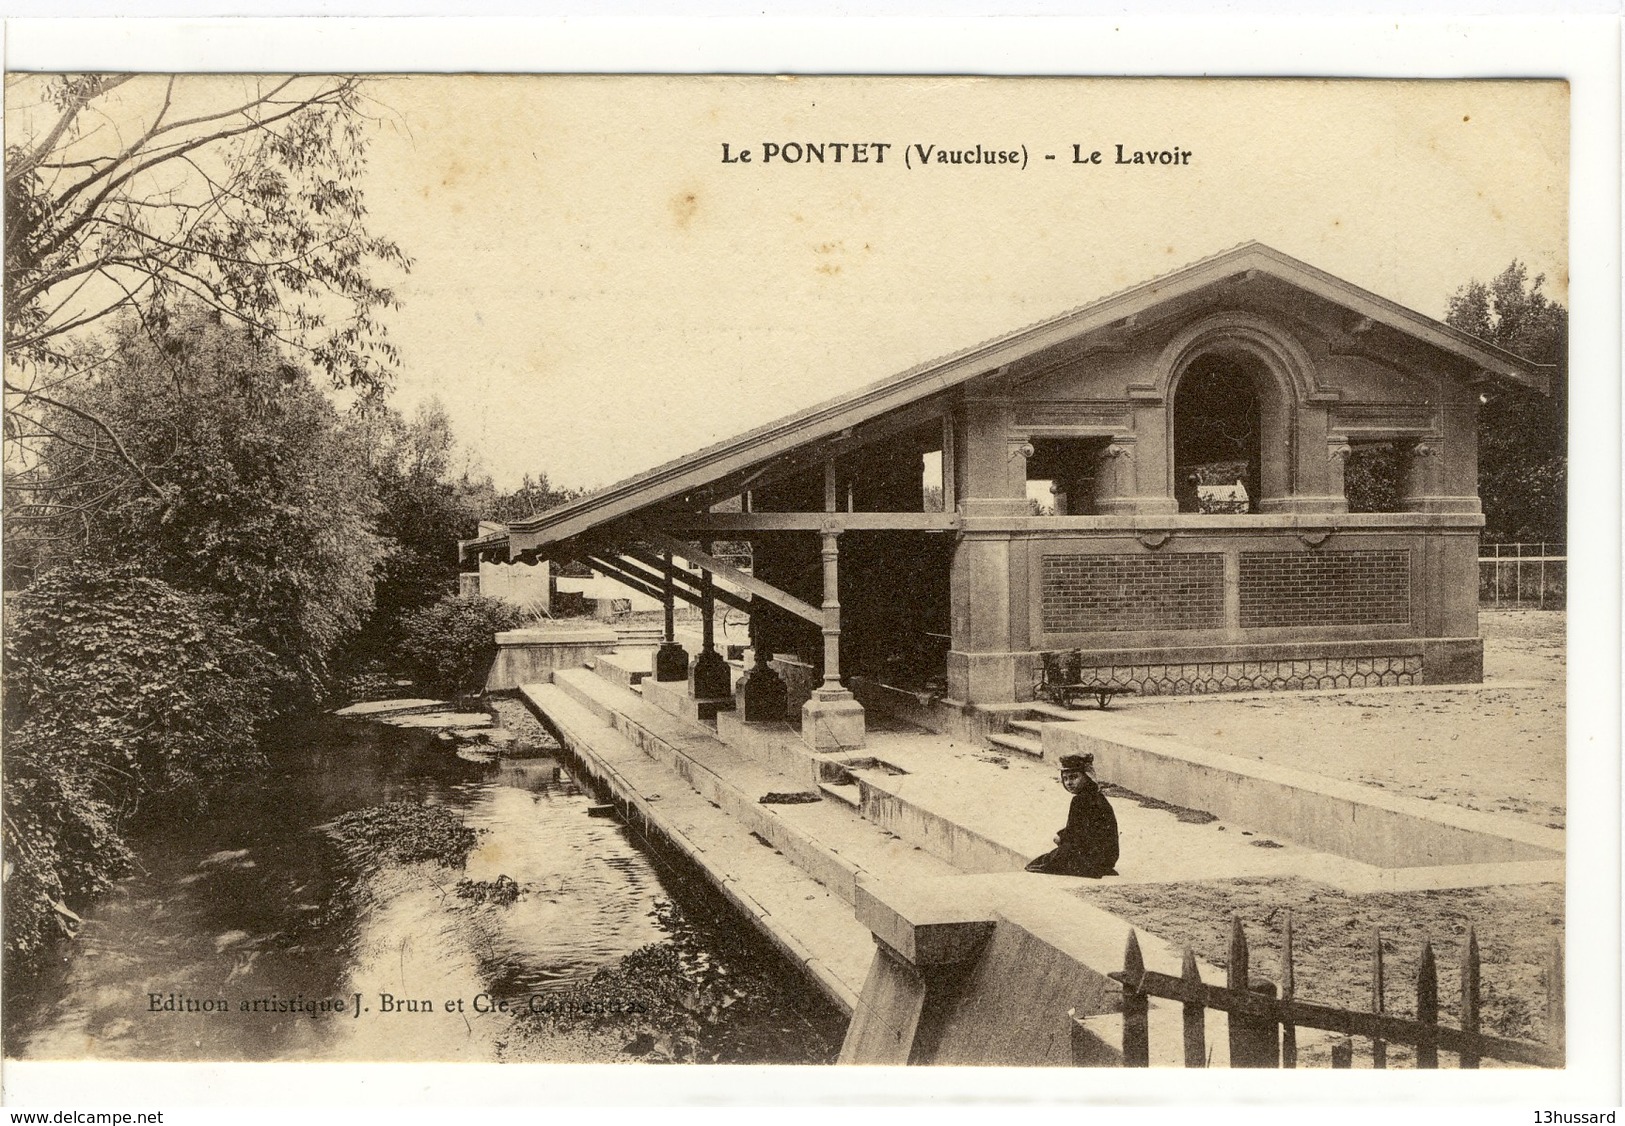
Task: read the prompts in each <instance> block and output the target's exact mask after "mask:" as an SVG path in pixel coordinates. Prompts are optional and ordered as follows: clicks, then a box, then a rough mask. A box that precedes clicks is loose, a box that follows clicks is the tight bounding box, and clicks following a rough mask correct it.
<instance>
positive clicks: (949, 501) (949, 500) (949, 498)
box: [942, 410, 958, 512]
mask: <svg viewBox="0 0 1625 1126" xmlns="http://www.w3.org/2000/svg"><path fill="white" fill-rule="evenodd" d="M956 456H957V454H956V451H955V449H954V413H953V411H951V410H949V411H944V412H943V415H942V511H944V512H954V511H955V510H956V509H957V507H958V506H957V505H956V504H955V503H954V501H955V495H956V493H957V490H958V483H957V481H956V480H955V476H954V458H955V457H956Z"/></svg>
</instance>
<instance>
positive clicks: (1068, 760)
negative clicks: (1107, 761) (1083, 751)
mask: <svg viewBox="0 0 1625 1126" xmlns="http://www.w3.org/2000/svg"><path fill="white" fill-rule="evenodd" d="M1094 768H1095V756H1094V755H1062V756H1061V769H1062V770H1093V769H1094Z"/></svg>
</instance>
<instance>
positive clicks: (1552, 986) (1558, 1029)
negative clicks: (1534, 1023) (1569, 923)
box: [1546, 937, 1568, 1052]
mask: <svg viewBox="0 0 1625 1126" xmlns="http://www.w3.org/2000/svg"><path fill="white" fill-rule="evenodd" d="M1566 1021H1567V1007H1566V1005H1565V1004H1564V998H1563V939H1562V938H1561V937H1559V938H1554V939H1552V950H1551V953H1550V954H1548V955H1547V956H1546V1039H1547V1040H1548V1041H1550V1042H1551V1045H1552V1046H1553V1047H1554V1048H1556V1049H1557V1050H1558V1051H1560V1052H1561V1051H1563V1050H1564V1048H1565V1046H1566V1044H1567V1040H1568V1029H1567V1028H1566V1027H1565V1024H1566Z"/></svg>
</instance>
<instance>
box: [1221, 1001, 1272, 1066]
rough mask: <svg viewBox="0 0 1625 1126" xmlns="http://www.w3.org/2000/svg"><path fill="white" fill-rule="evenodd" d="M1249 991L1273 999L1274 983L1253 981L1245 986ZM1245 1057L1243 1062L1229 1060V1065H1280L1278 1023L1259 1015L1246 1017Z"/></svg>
mask: <svg viewBox="0 0 1625 1126" xmlns="http://www.w3.org/2000/svg"><path fill="white" fill-rule="evenodd" d="M1247 991H1248V992H1249V993H1256V994H1258V995H1259V996H1260V997H1268V998H1269V999H1270V1000H1272V1001H1273V1000H1275V983H1274V982H1273V981H1255V982H1253V983H1252V984H1251V985H1249V986H1248V987H1247ZM1245 1027H1246V1029H1247V1052H1246V1055H1247V1058H1246V1061H1245V1062H1243V1063H1237V1062H1236V1061H1235V1060H1234V1059H1232V1060H1231V1061H1230V1066H1231V1067H1280V1066H1281V1041H1280V1035H1279V1033H1278V1031H1277V1030H1278V1029H1279V1028H1280V1025H1279V1024H1278V1023H1277V1022H1275V1021H1273V1020H1271V1019H1269V1018H1268V1017H1261V1018H1258V1019H1256V1020H1255V1019H1253V1018H1251V1017H1249V1018H1247V1020H1246V1022H1245Z"/></svg>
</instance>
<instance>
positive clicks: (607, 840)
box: [7, 722, 667, 1060]
mask: <svg viewBox="0 0 1625 1126" xmlns="http://www.w3.org/2000/svg"><path fill="white" fill-rule="evenodd" d="M401 800H405V801H413V802H430V803H440V804H443V805H445V806H447V807H449V808H452V809H454V810H456V811H458V812H459V813H460V814H461V815H462V816H463V817H464V819H465V820H466V822H467V823H468V824H469V825H470V826H473V827H475V828H479V829H484V830H487V832H485V833H484V834H483V835H482V837H481V841H480V844H479V845H478V846H477V847H476V848H475V849H474V851H473V852H472V853H471V854H470V856H469V858H468V864H467V870H466V872H457V873H450V872H448V871H447V870H445V869H443V868H438V867H436V866H434V865H427V864H419V865H410V866H407V867H404V868H381V869H375V870H361V869H360V868H358V867H357V865H356V864H355V862H354V861H353V860H352V859H350V858H348V857H346V855H345V854H344V853H343V852H342V851H341V850H340V849H339V848H337V847H336V846H335V845H334V844H333V843H332V841H331V840H330V839H329V838H328V837H327V836H326V835H325V834H324V833H323V832H322V831H321V829H320V826H322V825H324V824H326V823H328V822H330V821H332V820H333V819H335V818H337V817H339V816H341V815H342V814H344V813H347V812H349V811H351V810H355V809H362V808H366V807H369V806H375V805H379V804H382V803H385V802H390V801H401ZM591 804H593V801H592V798H591V796H590V795H588V794H587V793H585V792H584V791H583V790H582V789H581V788H580V787H579V786H577V785H576V783H575V782H574V781H572V780H571V778H570V776H569V774H568V772H567V771H566V770H565V769H564V767H563V764H561V763H560V762H557V761H555V760H553V759H547V758H538V759H528V760H503V761H500V762H498V763H496V764H492V765H480V764H475V763H470V762H467V761H465V760H463V759H461V758H459V757H458V756H456V755H455V754H454V753H452V752H450V751H449V750H447V749H446V747H445V746H444V745H443V744H437V743H435V741H434V739H433V737H432V735H429V734H428V733H425V732H421V731H410V730H400V729H395V728H389V727H384V726H381V725H375V724H369V723H359V722H352V723H346V724H340V723H338V722H327V723H323V724H321V725H319V726H316V727H314V728H313V729H311V730H309V731H306V732H302V733H301V734H300V737H299V738H297V739H294V740H291V741H290V745H289V746H288V747H287V748H285V749H283V750H281V751H278V752H276V753H275V754H274V755H273V761H272V765H271V768H270V769H269V770H268V771H267V773H266V775H265V776H264V777H263V778H262V779H260V780H259V781H257V782H256V783H255V784H254V785H251V786H245V787H244V788H242V789H241V790H240V791H238V792H236V793H235V794H233V795H232V796H231V797H230V799H229V800H227V801H224V802H223V803H221V805H220V806H219V807H218V808H217V809H216V810H215V811H213V812H212V813H211V814H209V815H207V816H202V817H198V818H194V819H189V820H185V821H178V822H175V823H168V824H165V825H162V826H159V827H154V828H149V829H148V830H146V831H145V832H143V833H142V834H141V835H140V836H139V837H138V838H137V839H135V840H134V842H133V843H134V846H135V848H136V851H137V854H138V856H139V857H140V858H141V863H142V870H141V871H140V872H138V873H137V874H136V875H134V876H132V877H130V878H129V879H127V880H124V881H122V882H121V883H120V884H119V885H118V886H117V887H116V888H115V889H114V891H113V892H112V893H111V894H109V895H108V896H107V897H106V898H105V899H104V900H103V901H102V902H101V903H100V904H99V905H98V906H97V908H96V909H95V911H94V912H92V913H91V914H90V915H89V917H88V918H87V919H86V923H85V927H84V930H83V933H82V935H81V937H80V939H79V940H78V941H77V942H75V943H71V944H69V945H68V946H67V947H66V948H65V950H64V954H65V959H64V961H63V962H62V964H61V965H59V966H57V967H56V968H55V969H54V970H52V971H50V972H48V973H47V974H45V975H44V976H43V978H42V980H40V981H38V982H36V983H32V984H31V985H30V986H29V987H28V989H27V990H26V991H25V992H23V993H19V992H17V991H16V990H13V991H12V995H11V996H10V997H9V998H8V1002H9V1003H8V1006H7V1008H8V1013H7V1022H8V1027H7V1043H8V1051H9V1052H13V1053H15V1054H17V1055H20V1056H23V1057H26V1058H32V1059H79V1058H87V1057H90V1058H103V1059H162V1060H192V1059H211V1060H213V1059H220V1060H277V1059H403V1058H423V1059H445V1060H456V1059H495V1058H500V1056H501V1048H502V1044H503V1043H504V1042H505V1039H506V1037H507V1036H508V1034H509V1029H508V1027H507V1025H506V1023H505V1022H506V1021H508V1020H510V1019H511V1018H510V1017H501V1016H500V1015H498V1016H493V1015H491V1014H490V1013H489V1012H488V1013H485V1014H483V1015H482V1014H476V1013H475V1012H472V1011H471V1008H472V1006H474V1005H475V1004H476V999H477V998H485V1001H484V1002H483V1003H484V1004H486V1005H491V1004H493V1003H494V1002H495V1003H500V1002H501V1001H502V1000H503V999H508V998H512V999H518V1000H519V1001H520V1002H521V1003H522V1001H523V999H524V998H526V997H528V996H530V995H532V994H535V993H538V992H546V991H549V990H557V989H559V988H561V987H563V986H568V985H571V984H573V983H578V982H581V981H583V980H585V979H586V978H588V977H590V976H591V975H592V974H593V972H594V971H595V970H597V969H599V968H600V967H603V966H606V965H609V964H612V963H614V962H615V961H616V960H617V959H619V958H620V957H621V956H623V955H625V954H627V953H629V952H630V951H632V950H635V949H637V948H638V947H641V946H644V945H646V944H648V943H651V942H655V941H658V940H659V939H661V938H662V937H663V935H664V932H663V931H662V930H661V928H660V926H659V924H658V923H657V922H656V919H655V915H654V907H655V904H656V903H657V901H659V900H661V899H663V898H666V897H667V892H666V891H665V889H664V888H663V886H662V884H661V881H660V879H659V877H658V876H657V874H656V872H655V870H654V869H653V867H651V863H650V860H649V858H648V856H647V854H645V853H644V852H642V851H640V849H639V847H638V846H637V845H636V844H635V843H634V842H633V840H632V839H631V838H630V837H629V836H628V834H627V832H626V830H625V828H624V827H623V826H622V825H621V824H620V822H618V821H616V820H613V819H603V818H595V817H589V816H588V815H587V812H586V811H587V807H588V806H589V805H591ZM499 875H505V876H508V877H509V878H511V879H513V880H514V881H516V882H517V883H518V884H519V886H520V887H521V888H522V889H523V894H522V895H521V896H520V898H519V899H518V900H517V902H515V903H513V904H512V905H511V906H506V907H498V906H494V905H480V904H475V903H472V902H470V901H468V900H466V899H460V898H459V897H457V895H456V892H455V884H456V881H457V879H459V878H460V877H463V876H466V877H468V878H469V879H473V880H495V879H496V878H497V877H498V876H499ZM8 984H11V983H8ZM357 994H360V999H361V1006H362V1012H361V1015H360V1017H359V1018H358V1017H357V1016H356V1014H355V998H356V995H357ZM386 995H387V997H388V998H389V999H390V1000H386V999H385V998H386ZM216 1001H224V1002H225V1003H226V1007H225V1011H211V1012H198V1011H187V1009H188V1007H189V1006H188V1003H189V1002H191V1003H195V1004H197V1005H198V1006H200V1007H202V1006H205V1003H209V1007H212V1003H213V1002H216ZM324 1001H325V1002H327V1003H328V1004H334V1003H340V1004H343V1005H344V1006H345V1009H344V1010H343V1011H339V1012H334V1011H327V1012H314V1013H312V1012H310V1011H308V1008H309V1006H311V1005H315V1004H319V1003H322V1002H324ZM407 1001H410V1002H412V1003H413V1006H414V1008H415V1007H416V1006H418V1005H419V1004H423V1005H427V1006H429V1007H430V1008H431V1009H432V1011H430V1012H423V1011H421V1010H419V1011H409V1010H407V1009H405V1008H404V1007H403V1008H400V1009H396V1010H395V1011H388V1012H386V1011H385V1010H386V1009H388V1008H389V1007H390V1005H391V1004H392V1002H400V1003H404V1002H407ZM454 1002H455V1003H454ZM245 1009H246V1010H247V1011H245Z"/></svg>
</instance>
